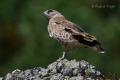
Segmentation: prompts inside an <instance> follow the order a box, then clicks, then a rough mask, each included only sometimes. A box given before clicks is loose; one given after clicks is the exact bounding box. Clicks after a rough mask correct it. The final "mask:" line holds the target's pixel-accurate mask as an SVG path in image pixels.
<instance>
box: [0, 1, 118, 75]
mask: <svg viewBox="0 0 120 80" xmlns="http://www.w3.org/2000/svg"><path fill="white" fill-rule="evenodd" d="M47 9H55V10H58V11H60V12H61V13H62V14H63V15H64V16H65V17H66V18H67V19H69V20H70V21H73V22H75V23H76V24H79V25H81V26H82V28H83V29H84V30H85V31H86V32H88V33H90V34H93V35H94V36H96V38H97V39H98V40H99V41H100V42H101V44H102V46H103V47H104V48H105V50H106V54H97V53H96V52H94V51H92V50H90V49H83V48H82V49H79V50H76V51H73V52H71V53H69V54H68V55H67V56H66V58H67V59H69V60H70V59H77V60H83V59H84V60H86V61H88V62H90V63H91V64H93V65H95V66H96V68H97V69H98V70H100V71H101V72H102V73H104V74H111V73H117V74H118V75H120V1H119V0H84V1H83V0H0V76H4V75H5V74H6V73H8V72H11V71H13V70H15V69H22V70H25V69H28V68H33V67H39V66H41V67H47V65H48V64H50V63H52V62H53V61H55V60H56V59H58V58H59V57H60V56H62V47H61V45H60V44H58V42H57V41H56V40H53V39H51V38H49V36H48V31H47V24H48V20H47V18H46V17H45V16H44V15H43V12H44V11H45V10H47Z"/></svg>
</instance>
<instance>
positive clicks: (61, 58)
mask: <svg viewBox="0 0 120 80" xmlns="http://www.w3.org/2000/svg"><path fill="white" fill-rule="evenodd" d="M65 54H66V52H65V51H63V55H62V57H60V58H59V59H58V60H57V61H61V60H63V59H64V58H65Z"/></svg>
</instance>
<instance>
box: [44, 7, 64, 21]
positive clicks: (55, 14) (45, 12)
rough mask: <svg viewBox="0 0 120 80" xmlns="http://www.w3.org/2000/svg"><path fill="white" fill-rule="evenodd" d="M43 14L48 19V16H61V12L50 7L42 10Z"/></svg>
mask: <svg viewBox="0 0 120 80" xmlns="http://www.w3.org/2000/svg"><path fill="white" fill-rule="evenodd" d="M43 14H44V15H45V16H47V17H48V18H49V19H50V18H53V17H55V16H62V15H61V13H59V12H58V11H56V10H52V9H50V10H46V11H44V12H43Z"/></svg>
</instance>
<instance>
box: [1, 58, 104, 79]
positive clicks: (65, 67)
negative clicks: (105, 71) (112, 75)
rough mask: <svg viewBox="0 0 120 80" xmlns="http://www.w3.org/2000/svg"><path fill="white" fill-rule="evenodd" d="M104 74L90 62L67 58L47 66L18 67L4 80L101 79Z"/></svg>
mask: <svg viewBox="0 0 120 80" xmlns="http://www.w3.org/2000/svg"><path fill="white" fill-rule="evenodd" d="M102 76H103V75H102V74H101V72H100V71H98V70H96V69H95V66H93V65H91V64H89V63H88V62H86V61H84V60H82V61H76V60H71V61H68V60H67V59H64V60H61V61H55V62H53V63H51V64H50V65H48V67H47V68H41V67H35V68H33V69H27V70H19V69H16V70H14V71H12V72H11V73H7V74H6V75H5V76H4V77H3V80H101V79H103V77H102Z"/></svg>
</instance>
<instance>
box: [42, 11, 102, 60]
mask: <svg viewBox="0 0 120 80" xmlns="http://www.w3.org/2000/svg"><path fill="white" fill-rule="evenodd" d="M44 15H45V16H47V17H48V19H49V23H48V32H49V36H50V37H52V38H54V39H56V40H57V41H58V42H60V43H61V44H62V45H63V48H64V51H63V55H62V57H61V58H60V59H64V57H65V54H66V53H68V52H69V51H71V50H74V49H75V48H80V47H85V48H86V47H87V48H91V49H93V50H95V51H97V52H99V53H104V49H103V48H102V47H101V45H100V43H99V42H98V41H97V39H96V38H95V37H94V36H92V35H90V34H88V33H86V32H85V31H84V30H83V29H82V28H81V27H80V26H78V25H76V24H75V23H73V22H71V21H69V20H67V19H66V18H65V17H64V16H63V15H62V14H61V13H60V12H58V11H56V10H52V9H50V10H46V11H45V12H44Z"/></svg>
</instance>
